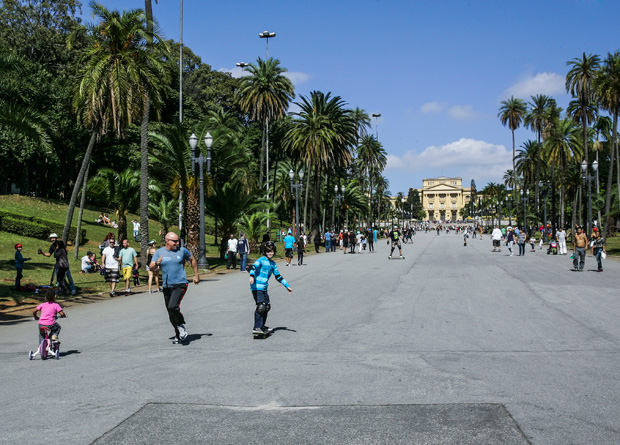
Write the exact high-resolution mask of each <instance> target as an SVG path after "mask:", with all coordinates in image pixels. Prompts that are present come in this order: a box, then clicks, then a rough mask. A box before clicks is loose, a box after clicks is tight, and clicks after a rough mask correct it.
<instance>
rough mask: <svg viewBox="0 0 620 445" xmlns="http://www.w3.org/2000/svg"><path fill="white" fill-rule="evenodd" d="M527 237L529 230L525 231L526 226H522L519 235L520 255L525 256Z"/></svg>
mask: <svg viewBox="0 0 620 445" xmlns="http://www.w3.org/2000/svg"><path fill="white" fill-rule="evenodd" d="M526 238H527V232H526V231H525V227H522V228H521V230H519V235H518V236H517V244H518V245H519V256H525V241H526Z"/></svg>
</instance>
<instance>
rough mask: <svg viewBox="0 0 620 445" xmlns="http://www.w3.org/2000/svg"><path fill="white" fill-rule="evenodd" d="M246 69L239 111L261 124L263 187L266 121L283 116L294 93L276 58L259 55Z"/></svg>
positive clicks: (260, 178)
mask: <svg viewBox="0 0 620 445" xmlns="http://www.w3.org/2000/svg"><path fill="white" fill-rule="evenodd" d="M247 71H248V72H249V73H250V74H251V75H250V76H243V77H242V78H241V80H240V82H239V89H238V90H237V93H236V94H237V99H238V102H239V106H240V107H241V110H242V111H243V112H244V113H246V114H248V115H249V116H250V119H252V120H254V121H257V122H260V123H261V125H262V126H263V139H262V146H261V157H260V175H259V186H260V188H261V189H262V188H263V172H264V171H265V158H267V166H269V155H268V150H269V147H268V145H269V122H270V121H272V120H274V119H278V118H280V117H283V116H284V113H285V112H286V110H287V109H288V105H289V103H290V101H291V100H292V99H293V98H294V97H295V93H294V92H293V90H294V88H293V84H292V82H291V81H290V80H289V79H288V78H287V77H285V76H284V75H283V73H285V72H286V71H287V70H286V68H283V67H281V66H280V61H279V60H277V59H273V58H269V59H267V60H266V61H265V60H263V59H261V58H260V57H259V58H258V60H257V63H256V64H253V63H250V65H249V67H248V68H247ZM266 152H267V154H266Z"/></svg>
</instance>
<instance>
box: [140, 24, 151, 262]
mask: <svg viewBox="0 0 620 445" xmlns="http://www.w3.org/2000/svg"><path fill="white" fill-rule="evenodd" d="M151 23H152V22H151ZM151 26H152V25H151ZM144 100H145V102H144V110H143V114H142V126H141V128H140V258H146V257H147V251H148V248H149V111H150V109H151V98H150V97H149V95H148V93H147V94H146V95H145V98H144Z"/></svg>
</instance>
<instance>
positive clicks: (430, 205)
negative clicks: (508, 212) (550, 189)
mask: <svg viewBox="0 0 620 445" xmlns="http://www.w3.org/2000/svg"><path fill="white" fill-rule="evenodd" d="M523 201H524V202H525V200H523ZM428 208H429V209H432V208H433V203H432V202H429V203H428Z"/></svg>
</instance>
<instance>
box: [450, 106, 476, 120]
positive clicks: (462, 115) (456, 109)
mask: <svg viewBox="0 0 620 445" xmlns="http://www.w3.org/2000/svg"><path fill="white" fill-rule="evenodd" d="M448 115H449V116H450V117H451V118H452V119H456V120H460V121H471V120H475V119H480V118H481V117H482V115H481V114H480V113H478V112H476V111H474V109H473V107H472V106H471V105H454V106H453V107H450V108H449V109H448Z"/></svg>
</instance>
